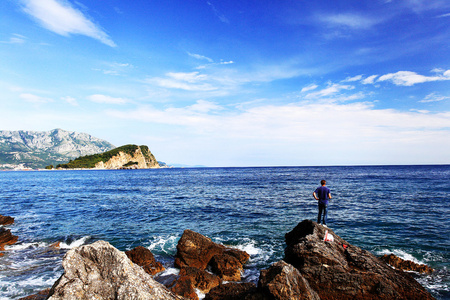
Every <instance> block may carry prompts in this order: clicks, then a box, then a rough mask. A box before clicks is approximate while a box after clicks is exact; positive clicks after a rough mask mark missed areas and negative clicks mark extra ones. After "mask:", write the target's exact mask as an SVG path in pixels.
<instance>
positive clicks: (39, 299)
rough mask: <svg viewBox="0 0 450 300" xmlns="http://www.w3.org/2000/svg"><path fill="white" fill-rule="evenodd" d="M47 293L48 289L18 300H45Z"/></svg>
mask: <svg viewBox="0 0 450 300" xmlns="http://www.w3.org/2000/svg"><path fill="white" fill-rule="evenodd" d="M49 292H50V289H45V290H43V291H40V292H38V293H37V294H34V295H31V296H27V297H23V298H19V300H45V299H47V297H48V293H49Z"/></svg>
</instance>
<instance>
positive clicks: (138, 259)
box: [125, 246, 165, 275]
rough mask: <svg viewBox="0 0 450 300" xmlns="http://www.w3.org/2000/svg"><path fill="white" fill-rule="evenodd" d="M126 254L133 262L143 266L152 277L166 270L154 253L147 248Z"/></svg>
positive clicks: (137, 248)
mask: <svg viewBox="0 0 450 300" xmlns="http://www.w3.org/2000/svg"><path fill="white" fill-rule="evenodd" d="M125 254H126V255H127V256H128V258H129V259H130V260H131V261H132V262H134V263H135V264H137V265H138V266H141V267H142V268H143V269H144V271H145V272H147V273H148V274H150V275H155V274H157V273H159V272H162V271H164V270H165V268H164V267H163V265H162V264H161V263H160V262H157V261H156V260H155V257H154V256H153V253H152V252H151V251H150V250H148V249H147V248H145V247H142V246H138V247H136V248H134V249H133V250H130V251H125Z"/></svg>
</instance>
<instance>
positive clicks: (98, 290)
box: [48, 241, 180, 300]
mask: <svg viewBox="0 0 450 300" xmlns="http://www.w3.org/2000/svg"><path fill="white" fill-rule="evenodd" d="M62 265H63V267H64V274H63V275H62V276H61V277H60V278H59V279H58V280H57V281H56V282H55V284H54V285H53V287H52V288H51V290H50V293H49V298H48V299H50V300H59V299H65V300H72V299H73V300H75V299H76V300H84V299H86V300H88V299H118V300H120V299H123V300H125V299H127V300H128V299H158V300H165V299H180V298H179V297H177V296H175V295H174V294H172V293H171V292H170V291H168V290H167V289H166V288H165V287H164V286H163V285H161V284H160V283H158V282H156V281H155V280H154V279H153V278H152V277H151V276H150V275H149V274H147V273H146V272H145V271H144V270H143V269H142V268H141V267H139V266H138V265H135V264H134V263H132V262H131V260H130V259H128V257H127V256H126V255H125V253H123V252H121V251H119V250H117V249H116V248H114V247H113V246H111V245H110V244H109V243H108V242H105V241H98V242H95V243H93V244H90V245H85V246H80V247H77V248H73V249H71V250H69V251H68V252H67V253H66V255H65V256H64V259H63V262H62Z"/></svg>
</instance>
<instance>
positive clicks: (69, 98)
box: [61, 96, 78, 106]
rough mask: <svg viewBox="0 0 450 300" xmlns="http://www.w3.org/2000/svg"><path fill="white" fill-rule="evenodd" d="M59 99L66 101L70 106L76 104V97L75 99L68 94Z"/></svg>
mask: <svg viewBox="0 0 450 300" xmlns="http://www.w3.org/2000/svg"><path fill="white" fill-rule="evenodd" d="M61 100H64V101H66V102H67V103H69V104H70V105H72V106H78V101H77V99H75V98H73V97H70V96H66V97H62V98H61Z"/></svg>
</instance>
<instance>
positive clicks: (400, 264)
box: [381, 254, 434, 274]
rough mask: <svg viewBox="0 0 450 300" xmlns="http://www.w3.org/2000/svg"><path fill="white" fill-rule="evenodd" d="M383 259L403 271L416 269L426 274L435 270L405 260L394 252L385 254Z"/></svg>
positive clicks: (415, 270)
mask: <svg viewBox="0 0 450 300" xmlns="http://www.w3.org/2000/svg"><path fill="white" fill-rule="evenodd" d="M381 259H382V260H383V261H384V262H386V263H387V264H389V265H390V266H392V267H394V268H396V269H400V270H403V271H414V272H419V273H424V274H431V273H433V271H434V270H433V269H432V268H430V267H429V266H427V265H421V264H417V263H415V262H412V261H410V260H404V259H401V258H400V257H398V256H395V255H394V254H389V255H388V254H385V255H383V257H381Z"/></svg>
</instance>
